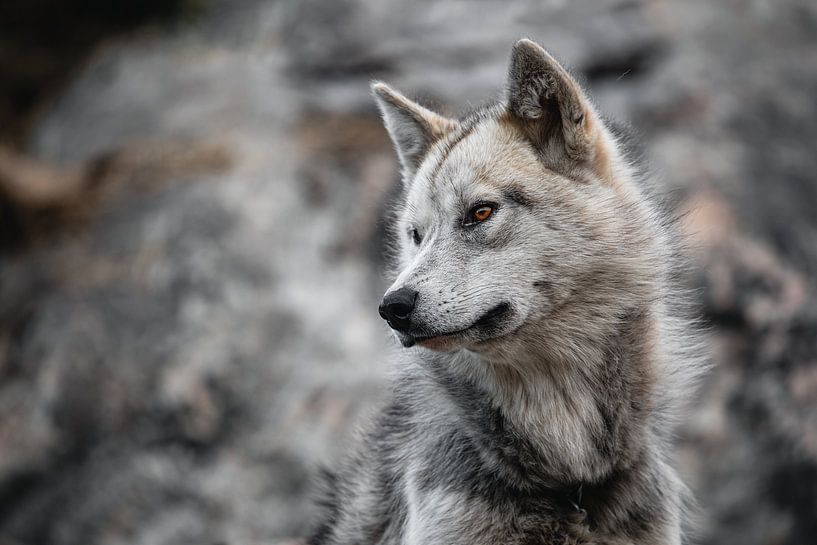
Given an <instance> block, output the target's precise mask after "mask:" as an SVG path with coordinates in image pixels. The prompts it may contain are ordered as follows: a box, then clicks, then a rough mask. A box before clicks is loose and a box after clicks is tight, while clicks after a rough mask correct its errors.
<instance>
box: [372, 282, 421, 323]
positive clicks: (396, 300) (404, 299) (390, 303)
mask: <svg viewBox="0 0 817 545" xmlns="http://www.w3.org/2000/svg"><path fill="white" fill-rule="evenodd" d="M416 300H417V292H416V291H414V290H413V289H411V288H400V289H399V290H394V291H390V292H389V293H387V294H386V295H385V296H384V297H383V301H381V302H380V309H379V310H380V316H381V318H383V319H384V320H386V321H387V322H389V326H391V328H392V329H399V330H406V329H408V326H409V323H410V321H409V317H410V316H411V311H413V310H414V302H415V301H416Z"/></svg>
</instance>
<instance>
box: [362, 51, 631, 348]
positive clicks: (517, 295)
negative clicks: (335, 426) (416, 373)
mask: <svg viewBox="0 0 817 545" xmlns="http://www.w3.org/2000/svg"><path fill="white" fill-rule="evenodd" d="M372 91H373V93H374V96H375V99H376V101H377V104H378V106H379V108H380V110H381V113H382V115H383V118H384V120H385V125H386V128H387V129H388V132H389V134H390V136H391V138H392V140H393V141H394V145H395V148H396V150H397V154H398V156H399V159H400V164H401V166H402V170H403V185H404V187H403V192H402V197H401V206H400V209H399V210H398V216H397V229H396V232H397V234H398V244H399V260H398V261H399V263H398V267H399V269H398V275H397V279H396V280H395V281H394V283H393V284H392V286H391V287H390V288H389V289H388V290H387V292H386V294H385V295H384V297H383V300H382V302H381V305H380V314H381V316H382V317H383V318H384V319H385V320H387V321H388V323H389V325H390V326H391V327H392V328H393V329H394V330H395V331H396V333H397V336H398V338H399V339H400V341H401V342H402V343H403V345H404V346H411V345H413V344H415V343H417V344H420V345H422V346H425V347H427V348H432V349H437V350H452V349H457V348H462V347H466V348H469V349H472V350H476V351H479V350H481V349H488V348H491V347H494V348H496V347H497V346H501V344H502V343H503V342H504V341H506V340H508V339H512V338H513V336H514V333H515V332H516V331H517V330H519V329H520V328H523V327H525V326H526V325H528V324H538V325H539V326H541V325H542V323H543V322H546V321H547V320H548V318H549V317H550V318H552V317H553V316H554V314H556V313H560V312H561V313H565V312H572V311H571V310H570V309H574V308H576V306H577V305H584V310H583V311H582V312H581V313H576V316H575V318H578V316H579V315H582V316H585V315H587V313H588V312H589V313H590V315H591V316H592V312H593V309H594V305H595V306H596V307H598V306H603V305H606V304H608V303H607V299H608V298H610V297H612V296H613V295H616V296H618V297H621V296H624V295H625V294H626V292H627V290H628V289H630V287H631V286H630V283H632V282H635V283H638V282H639V280H634V279H633V275H634V272H635V270H637V269H638V268H639V267H640V268H641V269H642V270H643V263H642V262H640V261H639V259H638V256H639V253H640V252H639V249H638V248H637V246H638V244H640V243H642V242H643V240H642V238H643V236H642V235H641V234H640V233H638V232H637V231H638V229H637V228H636V227H634V225H637V222H633V221H631V220H632V219H633V218H632V217H627V216H632V215H639V214H641V213H642V212H641V211H640V210H638V204H637V203H638V202H639V199H638V198H637V194H636V191H637V190H636V189H635V186H634V185H633V184H632V182H631V180H630V178H631V176H630V173H629V168H628V167H627V166H626V164H625V162H624V161H623V160H622V159H621V158H620V157H619V155H618V152H617V147H616V145H615V142H614V141H613V138H612V137H611V135H610V133H609V131H608V130H607V129H606V128H605V127H604V125H603V123H602V121H601V119H600V118H599V116H598V115H597V114H596V112H595V110H594V109H593V107H592V105H591V104H590V101H589V100H588V98H587V97H586V96H585V94H584V93H583V92H582V90H581V88H580V87H579V86H578V84H577V83H576V81H575V80H574V79H573V78H572V77H571V76H570V75H569V74H568V73H567V71H565V69H564V68H562V66H560V65H559V64H558V63H557V62H556V61H555V60H554V59H553V58H552V57H551V56H550V55H549V54H548V53H547V52H546V51H545V50H544V49H542V48H541V47H540V46H538V45H537V44H535V43H534V42H531V41H529V40H521V41H519V42H518V43H517V44H516V45H515V47H514V49H513V54H512V58H511V65H510V70H509V77H508V92H507V100H506V101H504V102H503V103H501V104H497V105H494V106H491V107H489V108H485V109H483V110H481V111H478V112H476V113H474V114H472V115H470V116H468V117H466V118H465V119H461V120H454V119H448V118H446V117H443V116H441V115H439V114H437V113H434V112H432V111H430V110H428V109H426V108H424V107H423V106H420V105H419V104H417V103H415V102H413V101H411V100H409V99H408V98H406V97H405V96H403V95H401V94H399V93H398V92H397V91H395V90H393V89H392V88H390V87H389V86H387V85H385V84H383V83H374V84H373V85H372ZM636 276H637V275H636ZM563 317H564V316H563ZM577 327H582V325H581V324H578V326H577Z"/></svg>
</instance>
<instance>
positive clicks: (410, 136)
mask: <svg viewBox="0 0 817 545" xmlns="http://www.w3.org/2000/svg"><path fill="white" fill-rule="evenodd" d="M372 89H373V93H374V96H375V99H376V101H377V103H378V106H379V108H380V110H381V113H382V114H383V118H384V121H385V124H386V128H387V129H388V131H389V134H390V135H391V137H392V139H393V141H394V144H395V148H396V150H397V154H398V157H399V159H400V163H401V166H402V171H403V188H402V193H401V198H400V205H399V208H398V210H397V211H396V218H395V234H396V238H397V244H398V248H399V250H398V254H399V255H398V259H397V267H396V271H395V281H394V283H393V285H392V286H391V287H390V288H389V290H388V292H387V293H386V295H385V297H384V301H383V304H382V305H381V314H382V315H383V317H384V318H385V319H386V320H388V321H389V324H390V325H391V326H392V328H393V329H394V331H395V335H396V336H397V337H398V339H399V340H400V341H401V343H402V344H403V345H404V346H405V347H406V349H405V350H404V351H403V355H402V358H401V360H400V361H399V362H398V376H397V378H396V380H395V383H394V385H393V390H392V392H391V395H390V398H389V401H388V403H387V404H386V406H385V407H384V408H383V409H382V411H381V412H380V413H379V415H378V416H377V418H376V419H375V421H374V422H373V423H372V425H371V426H370V427H369V431H368V433H367V434H366V435H365V437H363V438H362V441H361V442H360V445H359V447H358V449H357V450H356V452H355V453H354V454H353V455H352V456H351V457H350V459H349V460H348V461H347V462H346V463H345V464H344V465H342V466H341V468H340V469H339V470H338V471H336V472H335V473H333V474H332V475H331V477H330V478H329V483H328V490H327V494H326V496H325V498H324V500H323V502H322V504H321V505H322V508H323V512H322V518H321V519H320V520H319V521H318V525H317V529H316V531H315V532H314V534H313V535H312V536H311V538H310V539H309V543H310V544H311V545H351V544H361V545H363V544H384V545H385V544H390V545H391V544H394V545H396V544H401V545H454V544H463V545H466V544H467V545H481V544H485V545H488V544H491V545H493V544H506V545H511V544H518V545H522V544H531V545H532V544H554V545H555V544H580V543H581V544H591V543H593V544H610V545H612V544H625V543H626V544H645V545H646V544H650V545H659V544H660V545H675V544H679V543H680V542H681V534H682V526H684V504H685V497H686V493H685V487H684V485H683V484H682V482H681V480H680V479H679V477H678V475H677V473H676V471H675V470H674V469H673V456H672V445H671V439H672V429H673V424H674V421H675V419H676V417H677V415H678V412H679V408H680V406H681V404H682V402H683V400H684V399H685V398H687V397H688V396H689V392H690V387H691V385H692V384H693V382H694V379H695V378H696V377H697V376H698V375H699V373H700V371H701V369H702V368H703V366H702V359H701V355H700V354H701V351H700V350H699V342H698V338H697V334H696V332H695V328H694V327H693V325H692V323H691V322H690V320H689V319H688V318H686V316H687V312H686V311H685V309H684V295H683V293H682V292H681V290H680V289H679V288H678V287H677V285H676V276H677V271H678V265H679V263H678V262H679V259H678V251H677V246H678V245H677V241H676V240H675V238H674V235H673V230H672V226H671V221H669V220H668V219H667V218H666V217H665V215H664V214H662V212H661V209H660V208H659V207H658V206H657V205H656V204H655V203H654V202H653V201H652V200H651V199H650V198H648V196H647V194H648V193H649V192H650V191H649V187H648V186H649V184H648V182H644V181H642V180H640V177H639V176H638V175H637V172H636V170H635V168H634V167H633V165H632V164H631V163H630V161H629V160H628V158H627V157H626V156H625V154H624V153H623V152H622V146H621V145H620V143H619V142H618V141H617V139H616V137H615V136H614V135H613V133H612V132H611V130H610V129H609V128H608V127H607V126H606V125H605V123H604V122H603V121H602V119H601V117H600V116H599V114H598V113H597V112H596V110H595V108H594V107H593V105H592V104H591V102H590V100H589V99H588V97H587V96H586V95H585V93H584V92H583V91H582V89H581V88H580V87H579V85H578V84H577V83H576V81H575V80H574V78H573V77H571V76H570V75H569V74H568V72H567V71H565V69H564V68H562V66H560V65H559V64H558V63H557V62H556V61H555V60H554V59H553V58H552V57H551V56H550V55H549V54H548V53H547V52H546V51H545V50H544V49H542V48H541V47H540V46H539V45H537V44H535V43H534V42H531V41H529V40H521V41H519V42H518V43H517V44H516V45H515V47H514V49H513V53H512V57H511V63H510V70H509V76H508V83H507V95H506V99H505V100H503V101H502V102H500V103H498V104H494V105H492V106H489V107H486V108H483V109H481V110H479V111H477V112H474V113H472V114H470V115H468V116H466V117H465V118H463V119H448V118H445V117H443V116H441V115H439V114H436V113H434V112H432V111H430V110H428V109H426V108H424V107H422V106H420V105H419V104H417V103H415V102H413V101H411V100H409V99H407V98H406V97H404V96H403V95H401V94H399V93H398V92H396V91H395V90H393V89H391V88H390V87H388V86H387V85H385V84H383V83H375V84H374V85H373V86H372Z"/></svg>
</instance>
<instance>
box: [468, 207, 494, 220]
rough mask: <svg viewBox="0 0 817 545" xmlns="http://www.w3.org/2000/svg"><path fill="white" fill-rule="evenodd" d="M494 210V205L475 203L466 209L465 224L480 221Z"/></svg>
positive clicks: (488, 216)
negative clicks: (469, 208)
mask: <svg viewBox="0 0 817 545" xmlns="http://www.w3.org/2000/svg"><path fill="white" fill-rule="evenodd" d="M494 210H495V207H494V206H493V205H491V204H478V205H476V206H475V207H473V208H472V209H471V210H469V211H468V216H467V217H466V218H465V225H474V224H476V223H482V222H483V221H485V220H487V219H488V218H490V217H491V216H492V215H493V213H494Z"/></svg>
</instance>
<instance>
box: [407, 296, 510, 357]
mask: <svg viewBox="0 0 817 545" xmlns="http://www.w3.org/2000/svg"><path fill="white" fill-rule="evenodd" d="M510 308H511V305H510V304H508V303H506V302H502V303H499V304H498V305H496V306H495V307H493V308H491V309H490V310H488V311H487V312H486V313H485V314H483V315H482V316H480V317H479V318H478V319H477V320H476V321H475V322H474V323H473V324H471V325H469V326H468V327H465V328H463V329H457V330H455V331H447V332H445V333H436V334H432V335H408V337H409V344H405V343H404V346H405V347H406V348H408V347H411V346H413V345H415V344H416V343H421V342H423V341H427V340H430V339H439V338H442V337H453V336H455V335H460V334H462V333H465V332H466V331H469V330H471V329H474V328H475V327H482V326H485V325H488V324H489V323H490V321H491V320H492V319H494V318H496V317H497V316H500V315H502V314H503V313H505V312H507V311H508V310H510Z"/></svg>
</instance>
